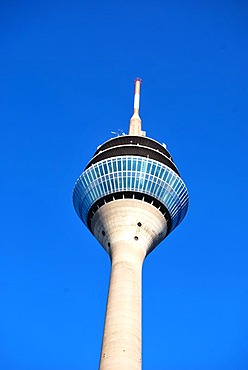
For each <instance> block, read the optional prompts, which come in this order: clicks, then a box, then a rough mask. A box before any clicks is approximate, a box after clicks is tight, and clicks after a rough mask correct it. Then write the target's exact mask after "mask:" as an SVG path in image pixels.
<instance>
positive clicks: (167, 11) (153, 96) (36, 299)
mask: <svg viewBox="0 0 248 370" xmlns="http://www.w3.org/2000/svg"><path fill="white" fill-rule="evenodd" d="M247 15H248V6H247V4H246V2H245V1H241V0H237V1H234V0H233V1H230V0H226V1H224V0H214V1H213V0H209V1H206V0H203V1H190V0H188V1H187V0H186V1H179V0H175V1H156V0H154V1H146V0H144V1H140V0H138V1H136V2H133V1H132V2H131V1H129V0H125V1H118V2H117V1H116V2H114V1H106V2H100V1H98V2H90V1H76V0H71V1H68V0H64V1H63V0H62V1H54V0H50V1H46V0H45V1H42V2H38V1H33V2H31V1H25V0H24V1H22V2H17V1H11V0H9V1H5V0H3V1H1V4H0V71H1V72H0V101H1V109H0V123H1V136H0V141H1V142H0V144H1V154H2V155H1V175H2V181H1V210H2V212H1V215H2V217H1V218H2V220H1V233H0V368H1V370H30V369H32V370H57V369H58V370H72V369H73V370H79V369H80V370H84V369H85V370H93V369H97V367H98V362H99V356H100V347H101V337H102V331H103V322H104V314H105V304H106V297H107V291H108V279H109V272H110V262H109V259H108V256H107V254H106V253H105V252H104V250H103V249H102V248H101V246H100V245H99V244H98V243H97V241H96V240H94V238H93V236H92V235H91V234H90V233H89V231H88V230H87V229H86V228H85V227H84V225H83V224H82V223H81V222H80V220H79V219H78V218H77V215H76V213H75V211H74V209H73V206H72V189H73V186H74V183H75V181H76V179H77V177H78V176H79V175H80V173H81V172H82V171H83V169H84V167H85V165H86V164H87V162H88V161H89V159H90V158H91V156H92V155H93V153H94V151H95V149H96V147H97V146H98V145H100V144H101V143H103V142H104V141H106V140H108V139H109V138H111V137H112V136H113V135H112V134H111V131H116V130H118V129H122V130H124V131H125V132H127V128H128V122H129V119H130V117H131V114H132V105H133V79H134V78H135V77H137V76H140V77H142V79H143V84H142V95H141V117H142V120H143V129H144V130H146V131H147V135H148V136H149V137H152V138H154V139H156V140H158V141H160V142H165V143H166V144H167V147H168V149H169V151H170V152H171V154H172V156H173V158H174V160H175V163H176V164H177V166H178V168H179V170H180V172H181V175H182V177H183V179H184V181H185V182H186V184H187V186H188V190H189V194H190V208H189V212H188V214H187V216H186V218H185V220H184V222H183V223H182V224H181V225H180V226H179V227H178V228H177V229H176V230H175V231H174V232H173V234H171V235H170V236H169V237H168V239H166V240H165V241H164V242H163V243H162V244H161V245H160V246H158V247H157V248H156V250H155V251H154V252H153V253H151V255H149V257H148V258H147V260H146V261H145V265H144V272H143V369H144V370H153V369H156V370H164V369H169V370H189V369H190V370H205V369H208V370H209V369H211V370H245V369H247V368H248V355H247V348H246V347H247V342H248V334H247V333H248V323H247V311H248V298H247V293H248V288H247V286H248V279H247V257H248V254H247V248H246V239H247V237H246V231H247V209H246V207H247V193H246V191H247V188H246V184H247V128H246V127H247V117H248V114H247V113H248V109H247V100H248V88H247V82H248V72H247V63H248V46H247V31H248V25H247Z"/></svg>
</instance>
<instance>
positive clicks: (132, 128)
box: [128, 78, 145, 136]
mask: <svg viewBox="0 0 248 370" xmlns="http://www.w3.org/2000/svg"><path fill="white" fill-rule="evenodd" d="M141 82H142V80H141V78H135V80H134V106H133V115H132V117H131V119H130V124H129V131H128V135H133V136H145V132H144V131H142V130H141V119H140V116H139V107H140V85H141Z"/></svg>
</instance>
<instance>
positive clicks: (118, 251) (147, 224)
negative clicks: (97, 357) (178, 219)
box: [92, 199, 167, 370]
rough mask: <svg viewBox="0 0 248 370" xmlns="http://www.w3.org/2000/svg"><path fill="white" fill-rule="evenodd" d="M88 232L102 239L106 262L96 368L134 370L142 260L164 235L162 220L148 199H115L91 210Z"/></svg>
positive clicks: (138, 359) (137, 356)
mask: <svg viewBox="0 0 248 370" xmlns="http://www.w3.org/2000/svg"><path fill="white" fill-rule="evenodd" d="M92 232H93V234H94V236H95V237H96V238H97V239H98V241H99V242H100V243H101V244H102V245H103V246H104V245H105V244H106V241H108V243H109V247H110V256H111V262H112V268H111V279H110V286H109V294H108V303H107V310H106V318H105V327H104V336H103V344H102V353H101V365H100V369H101V370H114V369H115V370H116V369H118V370H126V369H130V370H140V368H141V292H142V289H141V285H142V284H141V280H142V265H143V261H144V259H145V257H146V254H147V253H148V251H149V250H150V249H151V248H154V247H155V246H156V245H157V244H159V243H160V242H161V241H162V240H163V239H164V237H165V236H166V232H167V223H166V220H165V218H164V216H163V215H162V213H161V212H160V211H159V210H158V209H156V208H155V207H154V206H152V205H151V204H149V203H146V202H142V201H140V200H137V199H118V200H116V201H115V202H110V203H107V204H105V205H103V206H102V207H101V208H99V210H98V211H97V212H96V213H95V215H94V216H93V219H92Z"/></svg>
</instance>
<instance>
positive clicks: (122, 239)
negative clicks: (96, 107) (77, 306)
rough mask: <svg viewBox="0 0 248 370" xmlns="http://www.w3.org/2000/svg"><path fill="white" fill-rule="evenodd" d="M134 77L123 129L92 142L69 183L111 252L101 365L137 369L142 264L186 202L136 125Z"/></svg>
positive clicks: (172, 169) (159, 149)
mask: <svg viewBox="0 0 248 370" xmlns="http://www.w3.org/2000/svg"><path fill="white" fill-rule="evenodd" d="M140 85H141V80H140V79H136V80H135V95H134V113H133V116H132V117H131V120H130V125H129V132H128V134H127V135H121V136H118V137H115V138H112V139H110V140H108V141H106V142H105V143H103V144H102V145H101V146H100V147H98V149H97V151H96V152H95V154H94V156H93V158H92V159H91V160H90V161H89V163H88V164H87V166H86V168H85V170H84V171H83V173H82V174H81V176H80V177H79V179H78V180H77V182H76V184H75V187H74V191H73V203H74V207H75V210H76V212H77V214H78V216H79V218H80V219H81V220H82V221H83V222H84V224H85V225H86V226H87V227H88V229H89V230H90V231H91V232H92V234H93V235H94V236H95V237H96V238H97V240H98V241H99V242H100V244H101V245H102V246H103V248H104V249H105V250H106V252H107V253H108V254H109V256H110V259H111V277H110V285H109V294H108V302H107V310H106V317H105V326H104V334H103V342H102V351H101V359H100V370H127V369H128V370H140V369H141V278H142V265H143V262H144V259H145V257H146V256H147V255H148V254H149V253H150V252H151V251H152V250H153V249H154V248H155V247H156V246H157V245H158V244H159V243H160V242H161V241H162V240H163V239H164V238H165V237H166V236H167V235H168V234H169V233H170V232H172V231H173V230H174V229H175V228H176V227H177V226H178V225H179V223H180V222H181V221H182V220H183V218H184V216H185V214H186V212H187V209H188V192H187V188H186V186H185V184H184V182H183V181H182V179H181V177H180V174H179V172H178V169H177V167H176V166H175V164H174V162H173V159H172V157H171V155H170V153H169V152H168V150H167V149H166V146H165V145H164V144H162V145H161V144H160V143H158V142H157V141H155V140H153V139H151V138H148V137H146V133H145V132H144V131H142V129H141V119H140V116H139V101H140Z"/></svg>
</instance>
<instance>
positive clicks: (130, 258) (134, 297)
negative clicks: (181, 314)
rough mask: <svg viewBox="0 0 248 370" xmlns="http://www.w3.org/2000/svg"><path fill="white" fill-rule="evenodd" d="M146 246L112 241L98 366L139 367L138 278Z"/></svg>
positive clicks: (124, 369) (107, 369) (130, 369)
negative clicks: (110, 268)
mask: <svg viewBox="0 0 248 370" xmlns="http://www.w3.org/2000/svg"><path fill="white" fill-rule="evenodd" d="M145 253H146V252H145V248H141V247H140V246H137V245H135V243H127V242H125V241H123V242H118V243H116V244H114V245H111V258H112V270H111V278H110V286H109V294H108V302H107V312H106V318H105V327H104V335H103V343H102V352H101V360H100V370H140V369H141V344H142V343H141V289H142V285H141V279H142V264H143V261H144V258H145Z"/></svg>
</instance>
